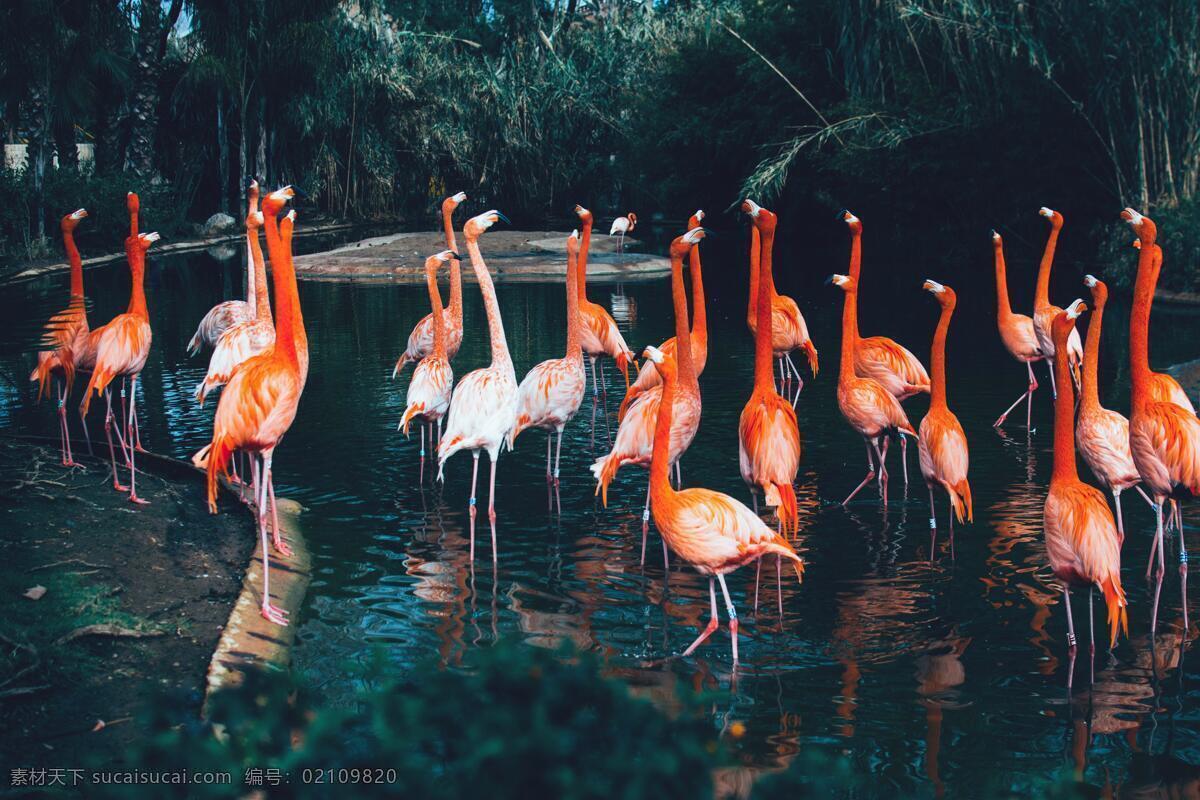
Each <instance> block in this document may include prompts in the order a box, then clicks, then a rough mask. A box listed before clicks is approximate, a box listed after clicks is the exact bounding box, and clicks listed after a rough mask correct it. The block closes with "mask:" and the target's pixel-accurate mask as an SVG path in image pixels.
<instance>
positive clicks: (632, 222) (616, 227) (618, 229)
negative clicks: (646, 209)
mask: <svg viewBox="0 0 1200 800" xmlns="http://www.w3.org/2000/svg"><path fill="white" fill-rule="evenodd" d="M636 227H637V214H635V213H633V212H632V211H630V212H629V213H628V214H626V215H625V216H623V217H617V218H616V219H614V220H613V224H612V227H611V228H609V229H608V235H609V236H616V237H617V252H618V253H624V252H625V234H627V233H631V232H632V231H633V229H634V228H636Z"/></svg>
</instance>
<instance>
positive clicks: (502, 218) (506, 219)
mask: <svg viewBox="0 0 1200 800" xmlns="http://www.w3.org/2000/svg"><path fill="white" fill-rule="evenodd" d="M496 219H498V220H500V221H501V222H503V223H504V224H505V225H512V222H510V221H509V219H508V217H506V216H504V215H503V214H501V213H500V212H499V211H497V212H496Z"/></svg>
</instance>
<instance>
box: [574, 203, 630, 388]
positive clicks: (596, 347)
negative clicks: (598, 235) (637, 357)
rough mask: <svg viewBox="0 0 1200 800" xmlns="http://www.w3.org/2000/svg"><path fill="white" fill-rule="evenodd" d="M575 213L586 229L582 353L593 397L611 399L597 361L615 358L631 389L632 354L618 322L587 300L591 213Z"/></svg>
mask: <svg viewBox="0 0 1200 800" xmlns="http://www.w3.org/2000/svg"><path fill="white" fill-rule="evenodd" d="M575 213H576V215H578V217H579V219H580V224H581V227H582V228H583V241H582V242H581V243H580V245H579V314H580V318H581V319H582V320H583V327H582V328H581V329H580V332H581V333H582V337H583V338H582V339H581V340H580V342H581V346H582V347H583V352H584V353H586V354H587V357H588V359H589V360H590V361H591V364H592V398H593V400H595V396H596V394H597V392H599V393H600V394H601V395H603V396H604V397H607V396H608V389H606V388H605V386H604V363H603V362H601V363H600V376H599V379H597V377H596V359H598V358H600V356H612V358H613V360H614V361H616V362H617V369H619V370H621V374H622V375H624V376H625V388H626V389H628V388H629V365H630V363H632V362H633V360H634V359H633V352H632V351H631V350H630V349H629V345H627V344H625V337H623V336H621V331H620V330H618V329H617V323H616V321H615V320H614V319H613V318H612V315H611V314H609V313H608V312H607V311H606V310H605V309H604V306H601V305H598V304H596V303H593V302H591V301H590V300H588V298H587V259H588V250H589V248H590V247H591V243H592V222H593V219H592V212H591V211H588V210H587V209H586V208H584V207H583V206H580V205H577V206H575Z"/></svg>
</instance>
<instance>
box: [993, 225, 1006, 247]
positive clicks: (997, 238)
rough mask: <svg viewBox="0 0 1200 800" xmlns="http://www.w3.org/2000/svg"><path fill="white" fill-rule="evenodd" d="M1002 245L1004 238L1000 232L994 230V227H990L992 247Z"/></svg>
mask: <svg viewBox="0 0 1200 800" xmlns="http://www.w3.org/2000/svg"><path fill="white" fill-rule="evenodd" d="M1003 246H1004V239H1003V238H1001V236H1000V234H999V233H997V232H996V229H995V228H992V247H995V248H997V249H999V248H1001V247H1003Z"/></svg>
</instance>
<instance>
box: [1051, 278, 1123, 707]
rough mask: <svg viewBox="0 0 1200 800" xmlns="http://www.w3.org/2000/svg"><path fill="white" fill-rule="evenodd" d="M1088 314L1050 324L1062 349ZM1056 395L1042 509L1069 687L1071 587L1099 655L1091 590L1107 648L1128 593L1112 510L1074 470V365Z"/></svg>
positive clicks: (1068, 314)
mask: <svg viewBox="0 0 1200 800" xmlns="http://www.w3.org/2000/svg"><path fill="white" fill-rule="evenodd" d="M1085 310H1086V307H1085V306H1084V305H1083V301H1082V300H1076V301H1075V302H1074V303H1072V304H1071V308H1070V309H1069V310H1067V311H1060V312H1058V316H1057V317H1055V319H1054V321H1053V322H1052V323H1051V336H1052V338H1053V339H1054V344H1055V346H1056V347H1057V348H1059V349H1060V351H1063V352H1065V351H1067V350H1068V347H1069V344H1068V342H1069V341H1070V334H1071V331H1072V330H1074V328H1075V319H1076V317H1078V316H1079V314H1080V313H1081V312H1083V311H1085ZM1054 379H1055V381H1056V382H1057V383H1058V396H1057V397H1056V398H1055V401H1054V472H1053V473H1052V474H1051V477H1050V491H1049V493H1048V494H1047V495H1046V504H1045V506H1044V507H1043V508H1042V526H1043V528H1044V529H1045V531H1046V556H1047V557H1048V558H1049V560H1050V568H1051V569H1052V570H1053V571H1054V576H1055V577H1056V578H1058V579H1059V580H1060V581H1062V584H1063V602H1064V603H1065V605H1066V607H1067V646H1068V648H1069V651H1070V654H1071V665H1070V667H1068V670H1069V672H1068V675H1067V687H1068V688H1070V686H1071V677H1072V673H1073V672H1074V665H1075V621H1074V619H1073V618H1072V616H1071V589H1073V588H1084V587H1086V588H1087V590H1088V626H1089V633H1090V636H1089V642H1090V648H1089V650H1090V653H1091V654H1092V655H1094V654H1095V649H1096V643H1095V634H1094V632H1092V628H1093V623H1092V621H1091V620H1092V595H1093V587H1099V588H1100V591H1102V592H1103V593H1104V601H1105V605H1107V606H1108V627H1109V647H1112V646H1113V645H1115V644H1116V642H1117V632H1118V630H1119V629H1124V630H1125V635H1127V636H1128V635H1129V620H1128V617H1127V614H1126V610H1125V590H1124V589H1123V588H1121V539H1120V534H1118V533H1117V526H1116V524H1115V523H1114V522H1113V515H1112V511H1110V510H1109V508H1108V503H1107V502H1105V500H1104V495H1103V494H1102V493H1101V492H1100V490H1099V489H1097V488H1096V487H1094V486H1089V485H1088V484H1086V483H1084V482H1083V481H1081V480H1079V473H1078V471H1077V470H1076V468H1075V435H1074V427H1075V419H1074V416H1075V398H1074V397H1073V395H1074V389H1073V388H1072V384H1073V379H1072V377H1071V371H1070V364H1069V362H1068V361H1066V360H1063V359H1059V360H1058V361H1056V362H1055V364H1054Z"/></svg>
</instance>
